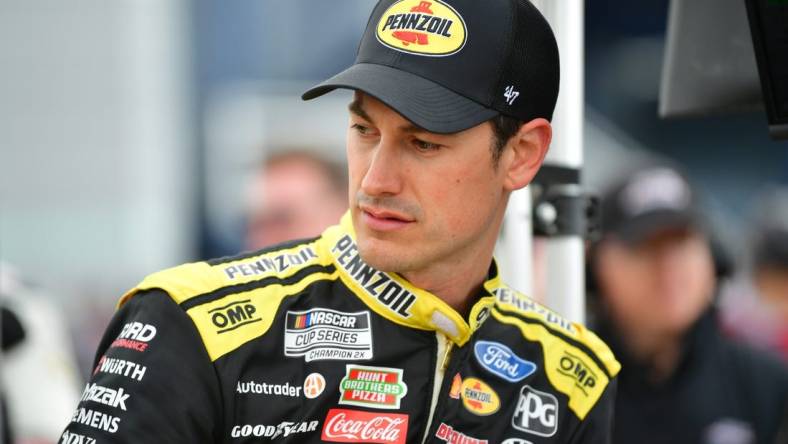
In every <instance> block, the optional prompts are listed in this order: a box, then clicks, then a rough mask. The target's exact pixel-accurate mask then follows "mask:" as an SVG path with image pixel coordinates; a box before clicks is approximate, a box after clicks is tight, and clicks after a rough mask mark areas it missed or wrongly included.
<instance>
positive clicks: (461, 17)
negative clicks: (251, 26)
mask: <svg viewBox="0 0 788 444" xmlns="http://www.w3.org/2000/svg"><path fill="white" fill-rule="evenodd" d="M412 3H413V2H400V1H395V0H386V1H381V2H379V3H378V4H377V6H376V7H375V10H374V11H373V12H372V15H371V16H370V20H369V22H368V24H367V28H366V30H365V32H364V36H363V37H362V40H361V43H360V45H359V47H358V52H357V53H356V60H355V63H354V64H353V65H352V66H350V67H349V68H348V69H346V70H344V71H342V72H340V73H339V74H337V75H335V76H334V77H331V78H330V79H328V80H326V81H324V82H323V83H321V84H319V85H317V86H315V87H313V88H311V89H309V90H308V91H306V92H305V93H304V94H303V96H302V98H303V99H304V100H309V99H313V98H315V97H319V96H321V95H323V94H325V93H327V92H330V91H332V90H334V89H337V88H346V89H353V90H358V91H363V92H365V93H367V94H369V95H370V96H373V97H375V98H376V99H378V100H380V101H381V102H383V103H385V104H386V105H387V106H389V107H391V108H392V109H394V110H395V111H396V112H397V113H399V114H401V115H402V116H403V117H405V118H406V119H408V120H410V121H411V122H413V123H414V124H416V125H418V126H419V127H421V128H423V129H426V130H428V131H431V132H434V133H454V132H458V131H462V130H465V129H468V128H471V127H473V126H476V125H478V124H480V123H482V122H484V121H486V120H489V119H491V118H493V117H495V116H497V115H499V114H503V115H506V116H510V117H514V118H516V119H519V120H521V121H526V122H527V121H530V120H531V119H534V118H538V117H541V118H544V119H547V120H551V119H552V116H553V109H554V108H555V103H556V100H557V97H558V83H559V61H558V46H557V44H556V41H555V37H554V36H553V32H552V30H551V29H550V25H549V24H548V23H547V20H545V18H544V17H543V16H542V14H541V13H540V12H539V11H538V10H537V9H536V8H535V7H534V6H533V5H532V4H531V3H530V2H528V1H525V0H513V1H503V0H485V1H479V0H457V1H453V2H452V3H451V5H449V4H448V3H442V2H437V1H434V2H428V1H423V2H421V3H419V4H417V5H416V6H411V5H412ZM419 12H426V13H427V14H429V15H431V16H432V17H431V19H430V20H429V22H427V23H425V24H424V26H422V24H421V23H418V22H417V21H416V20H411V19H412V18H413V16H414V15H415V13H419ZM418 27H423V28H425V29H426V30H427V32H426V33H424V32H418V33H416V32H413V30H415V29H416V28H418ZM449 29H450V32H449Z"/></svg>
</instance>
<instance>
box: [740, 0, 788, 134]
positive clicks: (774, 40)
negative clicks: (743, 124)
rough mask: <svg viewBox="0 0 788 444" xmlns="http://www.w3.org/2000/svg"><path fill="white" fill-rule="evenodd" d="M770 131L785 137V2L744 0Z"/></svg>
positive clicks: (787, 65) (787, 129)
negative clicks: (745, 0)
mask: <svg viewBox="0 0 788 444" xmlns="http://www.w3.org/2000/svg"><path fill="white" fill-rule="evenodd" d="M747 17H748V19H749V22H750V30H751V31H752V42H753V46H754V48H755V57H756V59H757V60H758V72H759V73H760V78H761V88H762V89H763V101H764V104H765V105H766V114H767V115H768V116H769V132H770V133H771V135H772V137H774V138H775V139H788V2H786V1H784V0H747Z"/></svg>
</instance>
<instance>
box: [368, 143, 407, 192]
mask: <svg viewBox="0 0 788 444" xmlns="http://www.w3.org/2000/svg"><path fill="white" fill-rule="evenodd" d="M400 156H401V150H400V148H399V147H398V146H397V145H396V142H393V141H388V140H386V139H385V138H382V139H381V141H380V144H379V145H378V146H377V147H376V148H375V150H374V152H373V154H372V157H371V158H370V161H369V167H368V168H367V171H366V174H364V179H363V180H362V181H361V191H363V192H364V193H365V194H367V195H368V196H384V195H396V194H399V192H400V191H402V177H401V173H402V171H401V158H400Z"/></svg>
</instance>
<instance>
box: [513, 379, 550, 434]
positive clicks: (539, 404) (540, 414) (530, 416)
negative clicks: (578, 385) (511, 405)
mask: <svg viewBox="0 0 788 444" xmlns="http://www.w3.org/2000/svg"><path fill="white" fill-rule="evenodd" d="M512 427H514V428H515V429H517V430H521V431H523V432H526V433H533V434H534V435H538V436H545V437H548V436H553V435H555V432H556V430H558V400H557V399H556V398H555V396H553V395H551V394H550V393H545V392H540V391H539V390H536V389H534V388H532V387H531V386H528V385H526V386H523V388H522V389H520V399H519V400H518V401H517V407H516V408H515V409H514V415H513V416H512Z"/></svg>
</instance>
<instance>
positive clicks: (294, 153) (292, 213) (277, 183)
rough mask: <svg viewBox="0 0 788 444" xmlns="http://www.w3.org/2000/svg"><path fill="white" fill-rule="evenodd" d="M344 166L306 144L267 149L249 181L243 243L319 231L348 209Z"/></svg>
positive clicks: (254, 245)
mask: <svg viewBox="0 0 788 444" xmlns="http://www.w3.org/2000/svg"><path fill="white" fill-rule="evenodd" d="M346 176H347V174H345V171H344V167H343V166H340V165H337V164H335V163H334V162H332V161H330V160H327V159H324V158H323V157H321V156H319V155H317V154H315V153H313V152H311V151H307V150H286V151H281V152H277V153H274V154H272V155H271V156H269V157H267V158H266V159H265V162H264V163H263V164H262V165H261V166H260V168H259V169H257V170H256V171H255V174H254V177H253V178H252V181H251V183H250V186H249V198H248V200H249V203H248V208H249V216H248V220H247V227H246V248H247V249H249V250H257V249H260V248H263V247H267V246H271V245H274V244H278V243H280V242H284V241H288V240H293V239H303V238H307V237H314V236H318V235H319V234H320V233H321V232H322V231H323V230H324V229H326V228H327V227H328V226H330V225H333V224H335V223H336V221H337V220H338V219H339V218H340V217H341V216H342V214H343V213H345V211H347V178H346Z"/></svg>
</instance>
